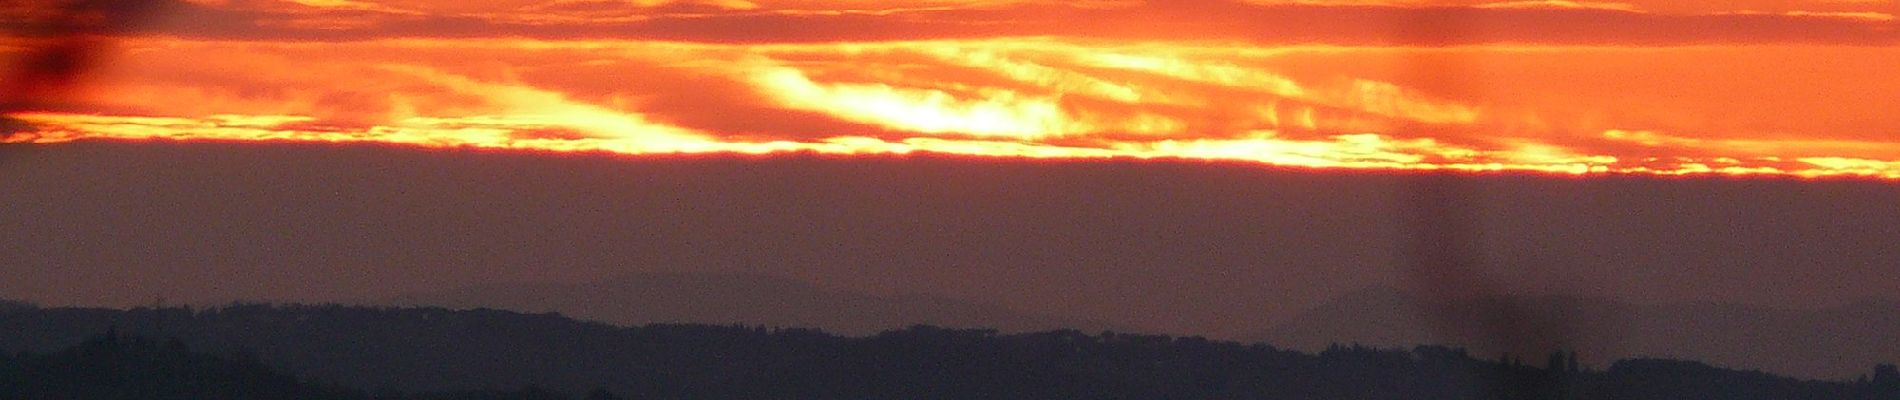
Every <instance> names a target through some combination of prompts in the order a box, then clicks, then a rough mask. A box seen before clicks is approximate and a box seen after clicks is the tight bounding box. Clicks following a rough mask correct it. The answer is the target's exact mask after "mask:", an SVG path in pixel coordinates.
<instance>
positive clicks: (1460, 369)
mask: <svg viewBox="0 0 1900 400" xmlns="http://www.w3.org/2000/svg"><path fill="white" fill-rule="evenodd" d="M121 327H125V328H123V329H124V331H128V332H130V333H129V334H131V335H138V336H142V337H159V336H162V337H174V338H177V340H176V341H171V340H167V341H166V342H165V343H166V344H163V345H161V344H158V343H160V342H157V341H149V340H131V341H129V342H128V341H126V340H121V339H116V338H117V337H118V335H119V334H118V333H111V334H107V335H106V336H105V338H104V339H100V336H99V335H98V334H97V333H90V334H88V333H79V332H88V331H92V332H120V331H121V330H120V329H121ZM0 347H3V348H4V350H5V351H0V397H9V396H5V395H22V394H25V395H34V396H35V397H40V398H61V399H75V400H89V399H108V398H112V399H119V398H186V397H189V398H214V399H215V398H231V399H237V398H281V397H285V396H289V397H288V398H302V399H324V398H337V399H362V398H378V399H397V398H409V399H418V398H443V399H461V398H471V399H472V398H487V399H503V398H524V399H525V398H537V399H538V398H547V399H553V398H562V397H564V396H560V395H558V394H560V393H568V394H572V393H585V392H587V391H589V390H592V391H594V393H597V394H604V395H602V396H590V397H597V398H607V397H609V396H607V395H613V396H614V397H622V398H630V399H713V400H718V399H763V398H771V399H895V398H902V399H944V400H950V399H1051V400H1053V399H1065V400H1089V399H1231V398H1257V399H1312V400H1320V399H1328V400H1332V399H1395V400H1396V399H1473V400H1483V399H1535V400H1545V399H1548V400H1560V399H1564V400H1568V399H1580V400H1581V399H1627V400H1647V399H1657V400H1661V399H1683V398H1709V399H1740V400H1751V399H1762V400H1768V399H1847V400H1891V399H1900V370H1897V369H1896V368H1895V367H1894V366H1892V365H1881V366H1878V367H1876V368H1874V370H1873V371H1874V372H1873V374H1872V375H1871V377H1870V378H1866V379H1860V380H1855V381H1811V380H1799V379H1792V378H1786V377H1779V376H1775V375H1771V374H1766V373H1760V372H1748V371H1737V370H1732V369H1724V368H1718V367H1712V366H1709V365H1706V364H1702V363H1697V362H1691V361H1670V360H1659V359H1632V360H1621V361H1617V362H1614V363H1611V364H1609V365H1608V366H1607V367H1606V368H1603V369H1600V370H1599V369H1596V368H1592V367H1589V366H1587V365H1582V364H1580V363H1579V362H1578V361H1577V358H1576V356H1575V355H1574V354H1567V353H1554V354H1550V355H1548V358H1547V359H1546V361H1545V362H1542V363H1527V362H1525V361H1523V360H1522V359H1516V358H1511V359H1499V360H1493V359H1486V358H1483V357H1473V356H1471V355H1469V354H1468V353H1467V352H1465V351H1462V350H1458V349H1453V348H1446V347H1436V346H1423V347H1418V348H1414V349H1411V350H1381V349H1373V348H1364V347H1341V346H1331V347H1329V348H1328V349H1326V350H1324V351H1320V352H1317V353H1304V352H1297V351H1289V350H1283V349H1279V348H1276V347H1273V346H1269V345H1265V344H1251V345H1249V344H1241V343H1234V342H1222V341H1210V340H1207V339H1202V338H1196V337H1186V338H1175V337H1166V336H1150V335H1129V334H1116V333H1107V332H1105V333H1101V334H1085V333H1081V332H1078V331H1073V330H1061V331H1049V332H1039V333H1024V334H1000V333H997V332H996V331H993V330H972V329H944V328H936V327H925V326H919V327H912V328H907V329H902V330H895V331H887V332H883V333H880V334H877V335H872V336H868V337H846V336H836V335H831V334H826V333H823V332H819V331H814V330H806V329H766V328H762V327H745V326H709V325H649V326H643V327H615V326H610V325H605V324H599V323H590V322H582V321H576V320H572V319H568V318H565V317H561V316H558V315H551V314H521V313H514V312H506V311H496V310H468V311H453V310H446V309H441V308H368V307H346V306H334V305H332V306H267V305H234V306H228V307H220V308H214V309H206V310H190V309H184V308H169V309H133V310H112V309H72V308H57V309H41V308H32V307H26V308H16V309H11V310H9V311H5V312H0ZM187 348H189V349H192V350H189V351H188V350H186V349H187ZM22 351H24V353H22ZM49 353H50V354H49ZM215 354H231V355H234V356H211V355H215ZM227 357H235V358H236V359H237V360H238V361H235V362H226V361H220V360H225V359H226V358H227ZM311 382H315V383H314V384H313V383H311ZM522 387H543V388H548V389H551V390H552V391H545V392H544V391H515V389H509V388H522ZM221 388H236V389H239V390H240V391H239V392H226V391H221V390H220V389H221ZM332 388H358V389H353V390H348V391H339V390H333V389H332ZM361 388H373V389H367V390H365V389H361ZM590 388H593V389H590ZM95 389H105V390H111V391H108V392H99V393H94V392H85V391H87V390H95ZM417 390H426V391H440V390H446V391H447V392H445V393H451V395H449V396H444V397H430V396H410V397H405V396H400V395H385V394H391V393H394V394H400V393H404V392H409V393H415V392H416V391H417ZM153 391H160V392H163V393H172V394H176V395H177V396H171V397H167V396H164V395H157V396H152V395H142V394H145V393H157V392H153ZM126 393H130V394H126ZM232 393H239V394H232ZM242 393H257V394H258V395H255V396H245V395H243V394H242ZM364 393H372V394H373V395H365V394H364ZM453 393H462V394H461V395H454V394H453ZM49 396H50V397H49ZM179 396H184V397H179Z"/></svg>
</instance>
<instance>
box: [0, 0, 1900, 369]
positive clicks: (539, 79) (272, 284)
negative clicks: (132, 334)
mask: <svg viewBox="0 0 1900 400" xmlns="http://www.w3.org/2000/svg"><path fill="white" fill-rule="evenodd" d="M10 4H33V5H37V6H26V5H22V6H17V7H7V8H0V32H4V33H5V35H4V36H0V114H4V115H5V117H6V118H5V119H4V120H0V123H4V124H0V128H3V129H4V130H0V133H3V134H0V142H6V143H0V277H4V278H3V279H0V299H21V300H30V301H37V302H43V303H45V304H55V305H109V306H130V305H139V304H150V302H152V301H153V299H154V298H164V299H170V301H174V302H179V303H186V304H217V303H219V302H225V301H231V300H259V299H262V300H285V301H304V302H329V301H363V300H365V299H382V298H389V297H391V296H398V295H404V294H413V293H416V292H426V291H433V290H450V289H456V288H462V287H469V286H474V285H484V284H507V283H516V282H590V281H599V280H602V279H610V278H612V277H615V276H620V275H623V274H627V273H638V272H668V273H674V272H684V273H731V274H757V275H770V276H777V277H785V278H791V279H794V280H799V281H804V282H810V283H813V284H815V285H818V286H823V287H828V288H837V289H840V290H848V291H855V292H863V293H870V294H877V295H891V296H909V295H919V294H921V295H924V296H940V297H941V298H951V299H965V300H970V301H976V302H984V303H994V304H997V305H999V306H1002V307H1006V308H1009V309H1013V310H1021V311H1025V312H1032V313H1041V314H1047V315H1054V316H1062V317H1074V318H1077V319H1078V320H1099V321H1106V322H1109V323H1113V324H1119V325H1121V326H1127V327H1130V329H1135V330H1140V331H1146V332H1159V333H1180V334H1207V335H1215V336H1216V337H1227V338H1244V337H1252V336H1249V335H1253V334H1256V333H1258V332H1261V331H1262V329H1264V328H1265V327H1266V326H1269V325H1270V324H1272V323H1274V322H1276V321H1281V320H1284V319H1286V318H1290V317H1292V316H1295V315H1298V314H1299V313H1301V312H1303V311H1304V310H1307V309H1309V308H1310V307H1314V306H1316V305H1319V304H1323V303H1324V302H1326V301H1328V300H1330V299H1334V298H1339V297H1340V296H1344V295H1348V294H1351V293H1354V292H1356V291H1360V290H1365V289H1367V288H1375V287H1382V286H1384V287H1394V286H1397V287H1427V288H1430V287H1446V288H1451V289H1449V290H1447V291H1467V292H1469V293H1474V294H1486V293H1507V294H1562V295H1579V296H1592V297H1602V298H1607V299H1612V300H1617V301H1627V302H1632V303H1642V304H1663V303H1684V302H1719V303H1735V304H1753V305H1765V306H1771V307H1795V308H1800V307H1808V308H1818V307H1832V306H1841V305H1850V304H1856V303H1857V302H1861V301H1864V300H1880V301H1900V298H1896V297H1895V296H1896V293H1900V274H1895V273H1894V271H1895V268H1896V267H1900V265H1897V264H1895V261H1894V260H1896V259H1897V258H1896V257H1895V254H1894V253H1893V249H1900V207H1895V206H1894V205H1895V204H1900V185H1895V184H1894V183H1896V181H1900V112H1895V110H1897V109H1900V73H1895V72H1894V71H1895V69H1894V68H1895V66H1896V65H1900V30H1897V29H1900V20H1897V19H1896V18H1895V15H1896V14H1900V5H1897V4H1896V3H1895V2H1892V1H1866V0H1743V1H1676V0H1632V1H1627V2H1617V3H1609V2H1573V1H1561V0H1550V1H1535V0H1532V1H1505V2H1485V1H1479V0H1469V1H1466V0H1443V1H1439V0H1434V1H1405V0H1391V1H1376V0H1288V1H1240V0H1231V1H1230V0H1180V1H1151V2H1143V1H1122V0H1095V1H1043V0H903V1H868V0H865V1H850V0H751V1H745V0H712V1H705V2H672V1H663V0H630V1H588V0H579V1H576V0H456V1H443V0H354V1H352V0H295V1H289V0H192V1H181V0H149V1H117V0H87V1H80V2H52V1H47V2H27V3H19V2H14V3H10ZM1316 168H1317V169H1316ZM1400 170H1404V171H1400ZM1411 170H1454V171H1463V172H1461V173H1451V174H1439V173H1417V172H1416V171H1411ZM1578 175H1581V176H1582V177H1581V178H1578V177H1577V176H1578ZM1677 175H1686V177H1685V176H1677ZM1735 175H1747V176H1746V177H1738V176H1735ZM1810 178H1813V179H1810ZM1441 256H1442V257H1441ZM1435 266H1450V268H1447V269H1446V270H1449V269H1456V270H1454V271H1451V272H1450V273H1445V272H1444V271H1442V270H1441V269H1434V267H1435ZM1434 274H1435V275H1434ZM1434 276H1453V277H1456V278H1457V279H1465V281H1462V282H1450V283H1447V282H1441V281H1435V280H1433V279H1432V277H1434ZM1461 293H1463V292H1461ZM932 298H936V297H932ZM763 301H772V299H766V300H763ZM1852 367H1853V368H1855V369H1854V371H1860V370H1862V369H1864V367H1865V366H1864V365H1855V366H1852Z"/></svg>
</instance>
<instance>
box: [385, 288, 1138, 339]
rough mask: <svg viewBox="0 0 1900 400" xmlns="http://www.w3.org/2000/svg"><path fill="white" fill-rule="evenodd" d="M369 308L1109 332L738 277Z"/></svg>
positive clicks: (460, 293)
mask: <svg viewBox="0 0 1900 400" xmlns="http://www.w3.org/2000/svg"><path fill="white" fill-rule="evenodd" d="M370 303H372V304H375V305H392V306H437V307H446V308H451V309H471V308H493V309H502V310H514V311H523V312H530V313H542V312H558V313H561V314H562V315H566V316H569V317H574V318H579V319H584V320H592V321H601V322H606V323H611V324H616V325H644V324H652V323H700V324H715V325H726V324H744V325H764V326H770V327H800V328H816V329H822V330H824V331H827V332H833V333H840V334H846V335H868V334H873V333H877V332H881V331H885V330H890V329H898V328H903V327H908V326H912V325H933V326H942V327H953V328H990V329H997V330H1000V331H1003V332H1027V331H1044V330H1055V329H1078V330H1082V331H1087V332H1100V331H1103V330H1112V329H1116V327H1113V326H1110V325H1109V324H1107V323H1102V322H1096V321H1084V320H1072V319H1064V318H1058V317H1052V316H1046V315H1039V314H1032V313H1024V312H1018V311H1015V310H1011V309H1008V308H1004V307H1001V306H996V305H991V304H984V303H977V302H970V301H964V300H958V299H950V298H944V297H937V296H922V295H910V296H874V295H869V294H864V293H856V292H849V291H841V290H832V289H827V288H822V287H818V286H815V285H812V284H809V283H806V282H802V281H798V280H794V279H787V278H780V277H773V276H765V275H740V274H703V273H647V274H629V275H623V276H619V277H615V278H612V279H605V280H600V281H593V282H586V283H512V284H494V285H481V286H473V287H466V288H461V289H456V290H449V291H440V292H430V293H416V294H410V295H404V296H398V297H394V298H390V299H385V300H378V301H372V302H370Z"/></svg>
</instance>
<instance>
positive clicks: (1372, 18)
mask: <svg viewBox="0 0 1900 400" xmlns="http://www.w3.org/2000/svg"><path fill="white" fill-rule="evenodd" d="M156 1H159V2H161V3H162V4H165V5H167V6H166V7H160V9H163V10H166V11H165V14H164V15H166V18H164V19H163V20H162V21H161V22H160V23H157V24H151V25H136V24H123V25H120V24H113V25H112V26H115V28H112V29H110V30H112V31H114V32H116V33H120V34H144V35H167V36H179V37H192V38H201V39H231V40H285V41H352V40H374V39H389V38H504V37H514V38H534V39H544V40H577V39H617V40H665V41H689V42H709V43H795V42H797V43H810V42H838V41H892V40H935V39H973V38H986V37H999V36H1011V37H1025V36H1054V37H1069V38H1090V39H1112V40H1195V41H1210V40H1218V41H1245V42H1250V43H1256V44H1291V43H1329V44H1350V45H1394V46H1438V45H1456V44H1481V43H1542V44H1610V45H1663V44H1697V43H1701V44H1711V43H1828V44H1855V45H1886V44H1893V43H1896V39H1897V38H1900V32H1896V29H1895V28H1896V26H1897V25H1900V23H1896V22H1895V21H1894V20H1893V19H1892V18H1881V16H1890V14H1889V13H1885V12H1881V11H1878V10H1869V9H1830V8H1814V9H1789V10H1782V11H1763V10H1759V9H1729V10H1706V11H1702V12H1696V13H1654V12H1646V11H1641V9H1640V8H1638V6H1628V7H1607V6H1591V5H1589V4H1594V3H1572V2H1496V3H1483V2H1478V3H1471V4H1457V5H1440V4H1422V5H1404V4H1401V5H1350V3H1348V5H1325V4H1314V3H1311V2H1301V3H1293V4H1249V3H1242V2H1235V1H1225V0H1192V1H1173V2H1101V3H1086V2H1084V3H1079V4H1064V3H1040V2H1024V3H1013V4H1011V3H1005V4H1004V5H988V6H972V5H958V4H956V3H920V4H915V5H912V6H913V7H902V5H901V4H898V5H889V6H886V7H887V8H883V9H855V8H836V7H838V6H833V7H834V8H830V9H827V8H811V7H810V6H813V5H814V4H805V5H806V6H807V7H806V8H789V7H787V8H769V6H770V4H767V5H765V6H759V5H757V4H755V5H754V6H755V7H739V8H732V7H733V6H731V5H728V6H726V7H720V6H713V5H691V4H682V3H656V4H649V5H646V6H642V5H640V3H622V2H613V3H603V2H592V3H577V2H566V3H553V4H550V5H544V6H541V7H529V8H526V9H525V10H516V9H507V8H503V9H487V10H481V9H477V10H475V11H470V10H453V9H451V10H429V9H421V10H417V9H412V8H414V7H403V6H402V5H401V4H398V5H391V6H381V5H378V4H380V3H371V2H360V3H347V4H363V6H358V7H311V6H303V5H298V4H296V3H287V2H286V3H275V2H228V3H225V4H203V3H197V2H187V1H183V0H156ZM240 3H241V4H240ZM522 3H524V4H530V3H528V2H522ZM246 4H250V5H251V6H246ZM794 5H796V4H794ZM1553 5H1569V6H1553ZM33 25H34V24H33V23H32V19H31V18H30V16H29V15H12V16H8V15H5V14H0V27H5V28H11V29H7V30H12V31H21V30H25V31H32V29H30V28H33V27H34V26H33Z"/></svg>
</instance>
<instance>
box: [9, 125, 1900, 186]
mask: <svg viewBox="0 0 1900 400" xmlns="http://www.w3.org/2000/svg"><path fill="white" fill-rule="evenodd" d="M18 117H19V118H21V119H23V120H26V121H28V122H31V123H35V124H39V125H40V126H41V127H42V128H41V129H40V130H37V131H32V132H20V133H15V134H13V135H11V136H8V137H6V138H5V140H3V141H0V142H5V143H36V144H54V143H66V142H73V141H79V140H115V141H144V140H171V141H224V142H231V141H236V142H255V141H264V142H306V143H378V144H398V145H411V146H418V147H423V148H479V149H512V150H529V151H548V152H604V153H614V154H623V155H658V154H712V153H730V154H753V155H767V154H782V153H817V154H828V155H846V156H849V155H903V154H916V153H932V154H948V155H961V156H977V157H1012V158H1031V159H1078V160H1080V159H1128V160H1200V161H1219V162H1246V163H1258V164H1262V165H1269V166H1280V167H1301V168H1326V169H1374V170H1436V171H1465V172H1531V173H1547V174H1558V175H1572V176H1583V175H1663V176H1696V175H1708V176H1714V175H1727V176H1783V177H1798V178H1842V177H1846V178H1863V179H1886V180H1900V161H1883V160H1873V159H1859V158H1845V157H1804V158H1800V159H1797V160H1794V161H1793V162H1787V161H1784V160H1781V159H1779V158H1774V157H1759V158H1754V159H1748V160H1744V159H1736V158H1729V157H1710V158H1689V157H1680V158H1676V159H1673V160H1660V159H1645V160H1636V161H1633V162H1632V161H1624V160H1619V159H1617V158H1616V157H1612V156H1605V155H1576V154H1570V153H1568V152H1566V151H1563V150H1561V149H1556V148H1553V147H1542V146H1536V145H1527V146H1523V147H1520V148H1518V149H1515V150H1506V151H1488V150H1480V149H1472V148H1466V147H1459V146H1451V145H1446V144H1443V143H1439V142H1436V141H1434V140H1431V139H1415V140H1394V139H1391V138H1387V137H1383V136H1380V135H1376V134H1356V135H1340V136H1335V137H1331V138H1327V139H1323V140H1295V139H1285V138H1280V137H1278V136H1277V135H1276V134H1275V133H1273V132H1268V131H1262V132H1255V133H1253V135H1252V137H1249V138H1243V139H1230V140H1162V141H1153V142H1116V141H1107V142H1102V143H1098V145H1096V146H1086V145H1060V144H1048V143H1035V142H1019V141H1009V140H986V139H947V138H930V137H916V138H906V139H901V140H887V139H879V138H872V137H863V136H839V137H831V138H824V139H821V140H814V141H766V142H709V141H707V142H697V141H662V142H658V143H652V142H643V141H641V140H640V139H638V138H630V137H620V138H600V137H536V136H532V135H521V134H519V133H520V131H521V130H523V129H531V128H524V127H537V126H542V127H545V126H560V125H562V124H540V123H539V121H532V120H529V121H523V120H518V119H512V118H507V117H471V118H461V119H437V118H413V119H410V120H406V121H404V122H403V123H401V124H398V125H391V126H377V127H372V128H369V129H365V130H360V131H332V130H325V129H311V128H297V127H296V125H297V124H300V123H307V122H309V121H311V119H310V118H307V117H296V116H231V115H227V116H214V117H210V118H205V119H197V120H194V119H186V118H164V117H124V116H100V115H85V114H60V113H26V114H21V115H19V116H18Z"/></svg>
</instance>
